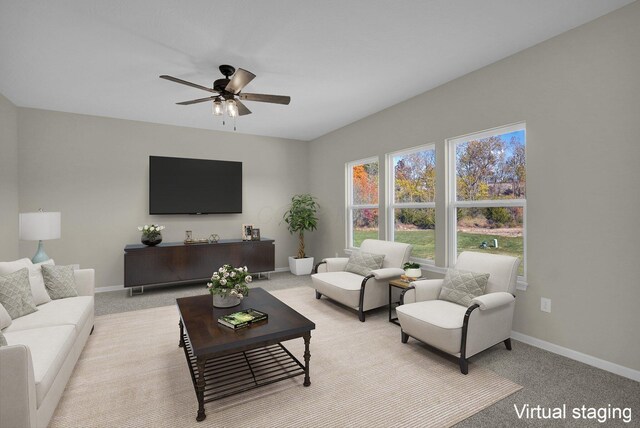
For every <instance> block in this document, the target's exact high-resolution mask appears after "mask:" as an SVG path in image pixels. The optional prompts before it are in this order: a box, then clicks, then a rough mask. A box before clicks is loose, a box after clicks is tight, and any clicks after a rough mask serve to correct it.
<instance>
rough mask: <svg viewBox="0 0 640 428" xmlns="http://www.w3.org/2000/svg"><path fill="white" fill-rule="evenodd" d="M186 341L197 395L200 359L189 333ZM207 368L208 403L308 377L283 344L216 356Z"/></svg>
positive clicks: (207, 363) (185, 347)
mask: <svg viewBox="0 0 640 428" xmlns="http://www.w3.org/2000/svg"><path fill="white" fill-rule="evenodd" d="M183 341H184V353H185V357H186V358H187V363H188V366H189V371H190V372H191V380H192V381H193V387H194V389H195V391H196V395H197V394H198V388H197V381H196V379H198V375H199V373H198V365H197V363H196V357H195V355H194V354H193V351H192V348H191V344H190V343H189V338H188V336H187V335H186V334H184V335H183ZM204 367H205V368H204V378H205V388H204V402H205V403H209V402H211V401H215V400H220V399H222V398H225V397H229V396H231V395H235V394H239V393H241V392H245V391H249V390H251V389H255V388H259V387H261V386H265V385H269V384H272V383H275V382H280V381H282V380H285V379H290V378H293V377H296V376H300V375H304V374H305V367H304V365H303V364H302V363H301V362H300V361H298V359H297V358H296V357H294V356H293V355H292V354H291V352H289V350H287V348H285V347H284V345H282V344H281V343H278V344H275V345H271V346H266V347H263V348H256V349H251V350H248V351H243V352H238V353H235V354H230V355H225V356H222V357H215V356H212V358H209V359H207V360H206V363H205V366H204Z"/></svg>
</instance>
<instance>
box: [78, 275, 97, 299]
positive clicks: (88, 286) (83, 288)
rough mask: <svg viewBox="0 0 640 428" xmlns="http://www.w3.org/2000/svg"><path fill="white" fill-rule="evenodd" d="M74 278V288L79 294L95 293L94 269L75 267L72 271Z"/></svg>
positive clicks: (90, 294) (91, 294)
mask: <svg viewBox="0 0 640 428" xmlns="http://www.w3.org/2000/svg"><path fill="white" fill-rule="evenodd" d="M73 274H74V276H75V279H76V290H77V291H78V295H79V296H93V295H94V294H95V270H93V269H76V270H74V271H73Z"/></svg>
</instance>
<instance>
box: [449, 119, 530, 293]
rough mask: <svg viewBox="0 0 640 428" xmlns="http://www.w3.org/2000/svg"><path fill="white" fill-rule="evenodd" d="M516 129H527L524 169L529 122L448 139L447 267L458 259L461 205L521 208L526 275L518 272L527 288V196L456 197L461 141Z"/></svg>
mask: <svg viewBox="0 0 640 428" xmlns="http://www.w3.org/2000/svg"><path fill="white" fill-rule="evenodd" d="M515 131H524V135H525V143H524V150H525V168H526V158H527V145H528V144H527V125H526V122H518V123H513V124H510V125H505V126H498V127H495V128H491V129H487V130H485V131H481V132H473V133H471V134H466V135H462V136H459V137H455V138H448V139H447V140H446V145H445V146H446V157H447V161H446V168H447V170H446V180H447V181H446V191H447V232H446V236H447V266H450V267H451V266H453V265H455V263H456V260H457V258H458V221H457V220H458V219H457V209H458V208H495V207H504V208H522V259H523V260H522V263H523V264H524V267H523V275H522V276H520V275H518V282H519V283H520V284H521V285H523V286H524V289H526V281H527V269H528V266H527V199H526V194H525V198H524V199H497V200H493V199H483V200H477V201H458V200H457V181H456V180H457V169H456V147H457V145H458V144H460V143H465V142H467V141H470V140H481V139H484V138H489V137H492V136H497V135H503V134H508V133H510V132H515Z"/></svg>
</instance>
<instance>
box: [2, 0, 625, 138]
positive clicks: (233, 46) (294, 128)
mask: <svg viewBox="0 0 640 428" xmlns="http://www.w3.org/2000/svg"><path fill="white" fill-rule="evenodd" d="M628 3H631V0H535V1H534V0H440V1H436V0H431V1H428V0H404V1H392V0H387V1H383V0H341V1H337V0H325V1H310V0H253V1H249V0H245V1H233V0H231V1H229V0H227V1H217V0H216V1H212V0H189V1H175V0H173V1H172V0H109V1H104V0H103V1H98V0H55V1H54V0H41V1H28V0H23V1H14V0H0V93H2V94H4V95H5V96H6V97H8V98H9V99H10V100H11V101H12V102H13V103H15V104H16V105H18V106H22V107H34V108H42V109H49V110H58V111H65V112H73V113H82V114H90V115H97V116H107V117H115V118H122V119H132V120H141V121H146V122H154V123H164V124H171V125H180V126H189V127H195V128H205V129H216V130H231V129H232V128H230V126H229V125H228V124H227V126H226V127H223V126H222V123H221V121H220V120H219V118H214V117H213V116H212V114H211V105H210V104H209V103H202V104H196V105H191V106H178V105H175V102H178V101H185V100H189V99H194V98H201V97H205V96H207V93H206V92H204V91H200V90H198V89H193V88H190V87H187V86H182V85H178V84H176V83H173V82H169V81H165V80H161V79H159V78H158V76H159V75H160V74H169V75H172V76H175V77H178V78H181V79H185V80H189V81H192V82H195V83H199V84H202V85H204V86H210V85H211V84H212V82H213V80H215V79H218V78H221V77H222V76H221V75H220V73H219V71H218V66H219V65H220V64H231V65H233V66H235V67H241V68H244V69H246V70H249V71H252V72H253V73H255V74H256V75H257V77H256V78H255V80H253V81H252V82H251V83H250V84H249V85H248V86H247V87H246V88H245V91H246V92H257V93H268V94H281V95H290V96H291V98H292V101H291V104H290V105H289V106H281V105H274V104H263V103H257V102H246V105H247V106H248V107H249V108H250V109H251V110H252V111H253V114H251V115H248V116H243V117H241V118H239V119H238V122H237V127H238V132H241V133H247V134H258V135H268V136H277V137H286V138H295V139H301V140H312V139H314V138H317V137H319V136H321V135H323V134H326V133H327V132H330V131H332V130H334V129H337V128H340V127H342V126H344V125H347V124H349V123H351V122H354V121H356V120H358V119H360V118H363V117H366V116H368V115H370V114H372V113H375V112H377V111H380V110H382V109H385V108H387V107H389V106H391V105H394V104H397V103H399V102H401V101H403V100H406V99H408V98H411V97H413V96H415V95H417V94H420V93H422V92H425V91H427V90H429V89H431V88H434V87H436V86H438V85H441V84H443V83H445V82H447V81H450V80H452V79H455V78H457V77H459V76H462V75H464V74H467V73H469V72H471V71H473V70H476V69H478V68H481V67H483V66H485V65H488V64H491V63H493V62H495V61H497V60H499V59H501V58H504V57H506V56H509V55H511V54H513V53H515V52H518V51H521V50H523V49H525V48H527V47H529V46H532V45H535V44H537V43H539V42H541V41H543V40H546V39H548V38H551V37H553V36H555V35H557V34H560V33H562V32H564V31H567V30H569V29H571V28H574V27H576V26H578V25H581V24H583V23H585V22H588V21H591V20H593V19H595V18H597V17H599V16H601V15H604V14H606V13H608V12H610V11H612V10H615V9H617V8H619V7H621V6H623V5H625V4H628Z"/></svg>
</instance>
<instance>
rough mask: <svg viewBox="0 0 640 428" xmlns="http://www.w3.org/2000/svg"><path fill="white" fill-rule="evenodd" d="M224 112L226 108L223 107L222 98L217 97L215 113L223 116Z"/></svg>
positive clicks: (214, 104)
mask: <svg viewBox="0 0 640 428" xmlns="http://www.w3.org/2000/svg"><path fill="white" fill-rule="evenodd" d="M223 113H224V109H223V108H222V101H220V98H216V99H215V100H214V101H213V115H214V116H222V114H223Z"/></svg>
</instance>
